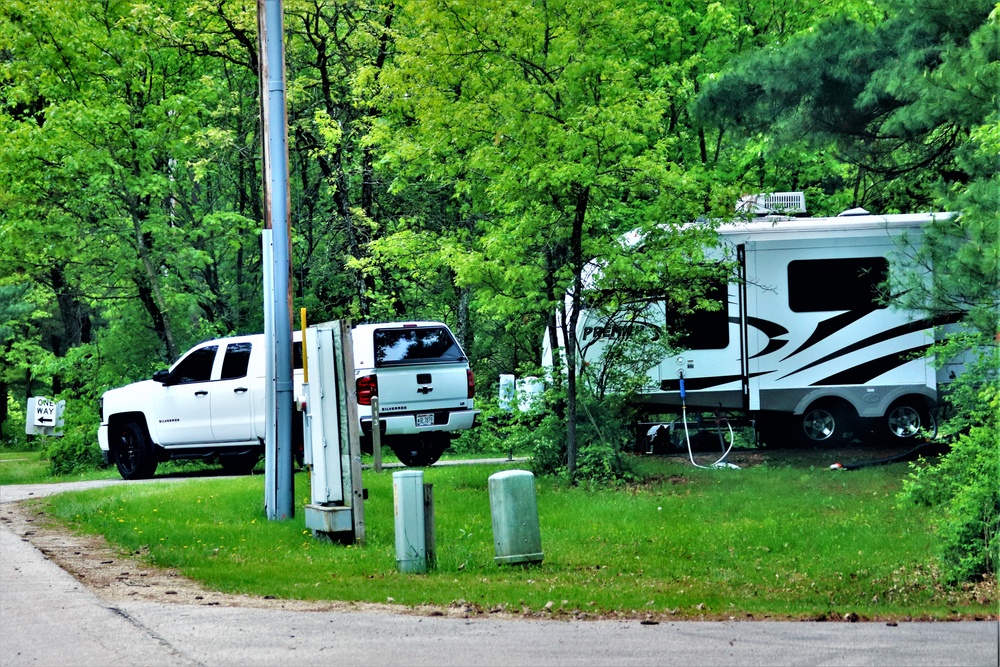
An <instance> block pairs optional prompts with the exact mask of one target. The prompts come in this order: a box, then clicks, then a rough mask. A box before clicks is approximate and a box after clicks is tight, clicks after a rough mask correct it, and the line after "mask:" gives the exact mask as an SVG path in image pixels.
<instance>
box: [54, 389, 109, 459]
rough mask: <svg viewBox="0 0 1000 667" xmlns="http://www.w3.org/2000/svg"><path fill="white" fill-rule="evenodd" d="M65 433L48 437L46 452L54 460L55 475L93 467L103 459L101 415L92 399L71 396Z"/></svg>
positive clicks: (67, 408) (65, 416)
mask: <svg viewBox="0 0 1000 667" xmlns="http://www.w3.org/2000/svg"><path fill="white" fill-rule="evenodd" d="M64 418H65V421H66V423H65V426H64V427H63V435H62V436H61V437H58V438H46V439H45V442H46V445H47V449H46V455H47V456H48V457H49V459H50V460H51V461H52V474H53V475H68V474H72V473H75V472H79V471H81V470H93V469H94V468H97V467H99V466H100V465H101V464H102V463H103V458H102V457H101V448H100V447H99V446H98V445H97V425H98V424H99V423H100V417H99V416H98V414H97V411H96V410H95V409H94V408H93V406H92V405H91V404H90V402H89V401H85V400H73V399H69V400H67V403H66V411H65V413H64Z"/></svg>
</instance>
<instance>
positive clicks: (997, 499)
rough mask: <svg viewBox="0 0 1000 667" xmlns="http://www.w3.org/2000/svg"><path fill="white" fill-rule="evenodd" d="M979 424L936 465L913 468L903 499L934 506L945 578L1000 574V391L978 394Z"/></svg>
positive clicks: (992, 389) (985, 389) (976, 414)
mask: <svg viewBox="0 0 1000 667" xmlns="http://www.w3.org/2000/svg"><path fill="white" fill-rule="evenodd" d="M972 412H973V414H974V417H976V418H978V423H977V425H975V426H972V427H971V428H969V430H968V431H967V432H965V433H964V434H962V435H960V436H958V437H957V439H956V440H955V441H954V443H953V444H952V447H951V451H950V452H949V453H948V454H946V455H945V456H943V457H942V458H941V460H940V461H938V462H937V463H936V464H933V465H923V466H921V465H918V464H914V469H913V472H912V473H911V474H910V476H909V477H908V479H907V480H906V481H905V485H904V489H903V492H902V494H903V497H904V498H905V499H907V500H909V501H911V502H916V503H920V504H924V505H927V506H930V507H933V508H934V511H935V513H936V515H937V518H938V536H939V539H940V545H941V557H942V561H943V566H944V569H945V574H946V575H947V576H948V577H949V578H950V579H951V580H953V581H955V580H970V579H976V578H981V577H985V576H988V575H993V574H996V565H997V562H998V561H1000V537H998V532H1000V483H998V480H1000V451H998V450H1000V442H998V434H1000V389H998V387H997V384H996V383H995V382H992V383H988V384H986V385H985V386H984V387H983V388H981V389H980V392H979V405H978V406H976V409H975V410H973V411H972Z"/></svg>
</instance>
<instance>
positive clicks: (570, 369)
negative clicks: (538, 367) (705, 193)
mask: <svg viewBox="0 0 1000 667" xmlns="http://www.w3.org/2000/svg"><path fill="white" fill-rule="evenodd" d="M573 190H574V195H575V199H576V207H575V210H574V214H573V231H572V234H571V235H570V242H569V261H570V267H572V269H573V297H572V299H570V301H569V312H568V313H567V316H568V317H567V318H564V320H563V321H564V322H566V331H565V333H564V335H565V340H566V370H567V373H566V469H567V472H568V473H569V478H570V481H571V482H572V481H573V480H575V479H576V412H577V407H576V345H577V343H576V324H577V322H578V321H579V319H580V308H579V305H580V300H581V298H582V294H581V293H582V291H583V276H582V273H583V223H584V220H585V219H586V217H587V203H588V200H589V198H590V188H587V187H582V186H574V188H573Z"/></svg>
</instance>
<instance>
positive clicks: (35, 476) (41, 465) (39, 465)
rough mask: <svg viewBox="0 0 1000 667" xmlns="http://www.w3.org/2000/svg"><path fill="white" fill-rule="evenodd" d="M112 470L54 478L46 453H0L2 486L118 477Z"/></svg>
mask: <svg viewBox="0 0 1000 667" xmlns="http://www.w3.org/2000/svg"><path fill="white" fill-rule="evenodd" d="M117 476H118V472H117V471H116V470H115V469H114V468H111V469H110V470H88V471H86V472H82V473H77V474H73V475H59V476H55V477H53V476H52V463H51V462H50V461H49V459H48V457H46V455H45V452H44V451H40V450H32V451H8V450H3V451H0V486H4V485H8V484H52V483H56V482H79V481H82V480H88V479H107V478H111V477H117Z"/></svg>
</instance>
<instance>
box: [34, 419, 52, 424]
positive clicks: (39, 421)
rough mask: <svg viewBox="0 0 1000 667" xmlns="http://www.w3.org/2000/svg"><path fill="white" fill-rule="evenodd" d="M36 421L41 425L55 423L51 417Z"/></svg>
mask: <svg viewBox="0 0 1000 667" xmlns="http://www.w3.org/2000/svg"><path fill="white" fill-rule="evenodd" d="M35 421H37V422H38V423H40V424H44V423H45V422H51V421H55V420H54V419H52V418H51V417H39V418H38V419H36V420H35Z"/></svg>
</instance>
